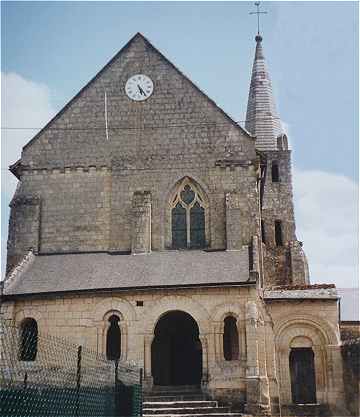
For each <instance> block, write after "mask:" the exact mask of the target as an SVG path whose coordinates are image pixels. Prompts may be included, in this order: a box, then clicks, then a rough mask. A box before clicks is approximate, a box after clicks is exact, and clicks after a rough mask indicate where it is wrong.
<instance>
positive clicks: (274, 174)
mask: <svg viewBox="0 0 360 417" xmlns="http://www.w3.org/2000/svg"><path fill="white" fill-rule="evenodd" d="M271 180H272V182H280V173H279V163H278V162H277V161H273V162H272V164H271Z"/></svg>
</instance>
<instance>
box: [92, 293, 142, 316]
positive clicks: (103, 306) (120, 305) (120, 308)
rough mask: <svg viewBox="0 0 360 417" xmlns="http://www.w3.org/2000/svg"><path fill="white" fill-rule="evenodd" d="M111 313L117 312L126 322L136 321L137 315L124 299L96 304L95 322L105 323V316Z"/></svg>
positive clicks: (112, 299)
mask: <svg viewBox="0 0 360 417" xmlns="http://www.w3.org/2000/svg"><path fill="white" fill-rule="evenodd" d="M110 311H117V312H118V313H120V314H121V317H122V320H124V321H135V320H136V319H137V318H136V313H135V309H134V307H133V306H132V305H131V304H130V303H129V301H127V300H124V299H122V298H110V299H107V300H103V301H100V302H99V303H97V304H95V307H94V309H93V319H94V321H95V322H98V321H103V319H104V316H105V315H106V314H107V313H108V312H110Z"/></svg>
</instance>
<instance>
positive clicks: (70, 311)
mask: <svg viewBox="0 0 360 417" xmlns="http://www.w3.org/2000/svg"><path fill="white" fill-rule="evenodd" d="M256 298H257V296H256V289H255V286H254V285H249V286H244V287H237V288H213V289H210V288H208V289H205V288H203V289H201V288H199V289H188V290H179V289H177V290H176V291H174V290H149V291H146V292H144V291H130V292H126V293H121V292H116V291H113V292H112V294H111V296H109V295H106V294H101V293H99V292H97V293H94V294H91V295H89V294H83V295H80V294H78V295H70V294H69V295H62V296H57V297H56V298H54V297H46V296H44V297H42V298H36V297H31V296H30V297H27V298H24V299H22V300H20V299H19V300H18V301H16V302H8V301H6V302H5V303H3V305H2V314H3V317H4V318H5V319H6V320H12V321H13V322H14V323H15V324H16V325H17V326H19V325H20V324H21V322H22V320H23V319H24V318H27V317H31V318H34V319H35V320H36V321H37V324H38V329H39V332H40V333H46V334H50V335H54V336H58V337H62V338H65V339H67V340H68V341H70V342H72V343H74V344H76V345H79V344H81V345H85V346H87V347H88V348H90V349H93V350H95V351H97V352H100V353H105V352H106V331H107V328H108V321H107V320H108V318H109V317H110V315H111V314H118V316H119V317H120V329H121V335H122V337H121V360H122V361H135V362H136V363H138V364H139V365H140V366H143V367H144V371H145V373H144V375H145V385H146V386H149V384H150V386H151V383H152V379H151V344H152V341H153V339H154V329H155V326H156V323H157V322H158V320H159V319H160V317H162V316H163V315H164V314H165V313H166V312H169V311H174V310H180V311H184V312H186V313H189V314H190V315H191V316H192V317H193V318H194V319H195V321H196V323H197V324H198V327H199V339H200V341H201V344H202V349H203V381H204V389H205V391H206V390H207V391H208V392H209V393H210V394H212V395H216V396H217V397H219V398H223V399H226V398H230V397H231V393H232V392H233V391H234V390H235V391H236V392H237V393H238V394H239V397H238V399H241V401H240V402H244V399H245V398H246V382H245V381H246V367H247V355H248V354H247V344H248V343H249V342H250V339H249V340H247V333H246V326H247V324H246V320H247V318H246V317H247V316H246V305H247V303H249V302H252V303H254V304H256V303H257V301H256ZM139 301H141V302H142V303H139ZM228 315H231V316H232V317H235V318H236V325H237V329H238V335H239V356H238V358H237V359H236V360H231V361H226V360H225V359H224V352H223V345H222V343H223V342H222V340H223V332H224V319H225V317H227V316H228ZM253 342H254V343H258V344H259V345H260V344H261V343H264V341H263V342H260V341H255V340H254V341H253ZM14 348H15V349H16V347H14ZM249 349H250V350H252V349H251V347H249ZM38 355H39V357H40V356H41V355H42V352H41V347H39V352H38ZM257 360H258V359H257ZM233 401H234V402H236V399H235V398H234V399H233Z"/></svg>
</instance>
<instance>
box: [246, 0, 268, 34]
mask: <svg viewBox="0 0 360 417" xmlns="http://www.w3.org/2000/svg"><path fill="white" fill-rule="evenodd" d="M254 4H255V6H256V7H257V11H256V12H250V13H249V14H257V23H258V35H260V15H261V14H267V12H260V2H259V1H256V2H255V3H254Z"/></svg>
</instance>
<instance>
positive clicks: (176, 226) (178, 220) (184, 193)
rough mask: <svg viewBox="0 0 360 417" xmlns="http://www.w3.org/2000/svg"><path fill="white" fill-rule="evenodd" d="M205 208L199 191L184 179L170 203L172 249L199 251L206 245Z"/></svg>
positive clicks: (188, 180)
mask: <svg viewBox="0 0 360 417" xmlns="http://www.w3.org/2000/svg"><path fill="white" fill-rule="evenodd" d="M205 215H206V206H205V203H204V200H203V197H202V196H201V194H200V192H199V190H198V189H197V187H196V186H195V184H193V183H192V182H191V181H190V179H188V178H185V179H184V181H182V182H181V184H180V186H179V187H178V189H177V192H176V194H175V196H174V197H173V199H172V203H171V231H172V247H173V248H174V249H190V248H192V249H196V248H197V249H200V248H204V247H205V245H206V239H205Z"/></svg>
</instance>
